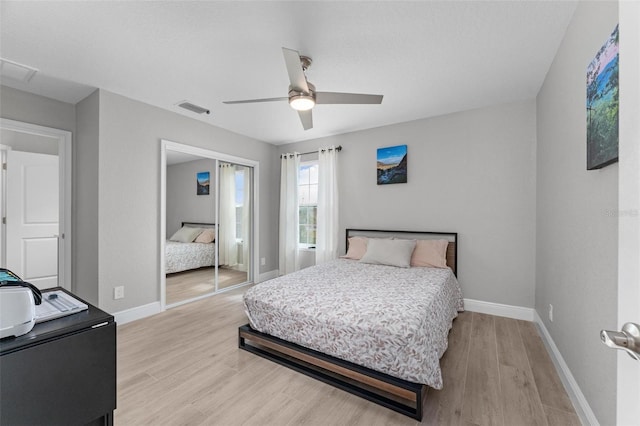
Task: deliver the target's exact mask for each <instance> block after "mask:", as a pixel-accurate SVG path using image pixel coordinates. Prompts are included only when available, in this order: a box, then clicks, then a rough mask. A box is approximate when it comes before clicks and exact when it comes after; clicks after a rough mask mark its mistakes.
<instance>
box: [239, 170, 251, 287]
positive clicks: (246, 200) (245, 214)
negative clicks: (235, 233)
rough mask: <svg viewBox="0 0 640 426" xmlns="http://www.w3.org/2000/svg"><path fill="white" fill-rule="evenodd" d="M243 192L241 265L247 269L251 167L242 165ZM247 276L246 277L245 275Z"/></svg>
mask: <svg viewBox="0 0 640 426" xmlns="http://www.w3.org/2000/svg"><path fill="white" fill-rule="evenodd" d="M242 178H243V179H244V192H243V194H242V225H241V226H242V267H241V268H240V270H241V271H245V272H246V271H247V270H248V267H249V264H250V260H251V258H250V256H251V254H250V253H249V247H250V246H251V210H253V209H252V208H251V169H250V168H249V167H243V173H242ZM247 278H248V277H247Z"/></svg>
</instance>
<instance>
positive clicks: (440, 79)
mask: <svg viewBox="0 0 640 426" xmlns="http://www.w3.org/2000/svg"><path fill="white" fill-rule="evenodd" d="M575 6H576V2H575V1H516V0H514V1H424V2H416V1H413V2H403V1H387V2H354V1H343V2H334V1H317V2H305V1H298V2H270V1H258V2H245V1H239V2H231V1H224V2H217V1H215V2H214V1H200V2H183V1H174V2H155V1H154V2H147V1H129V2H89V1H86V2H57V1H49V2H23V1H4V0H3V1H2V2H1V6H0V7H1V10H0V15H1V27H2V29H1V33H0V37H1V38H0V56H1V57H2V58H5V59H8V60H11V61H15V62H18V63H21V64H25V65H28V66H31V67H34V68H37V69H38V70H39V72H38V73H37V74H36V75H35V76H34V77H33V79H32V80H31V82H30V83H28V84H25V83H18V82H16V81H12V80H10V79H8V78H2V83H3V84H6V85H9V86H12V87H15V88H19V89H22V90H27V91H30V92H34V93H38V94H42V95H44V96H49V97H53V98H55V99H59V100H62V101H65V102H70V103H76V102H78V101H80V100H81V99H82V98H84V97H85V96H87V95H88V94H89V93H91V91H92V90H93V88H96V87H99V88H102V89H105V90H108V91H110V92H114V93H118V94H121V95H124V96H127V97H129V98H133V99H136V100H139V101H142V102H146V103H149V104H152V105H156V106H158V107H161V108H165V109H168V110H171V111H175V112H178V113H180V114H184V115H186V116H189V117H193V118H196V119H198V120H202V121H205V122H207V123H210V124H213V125H216V126H219V127H222V128H225V129H228V130H231V131H234V132H237V133H240V134H244V135H247V136H250V137H252V138H255V139H259V140H263V141H266V142H270V143H274V144H281V143H288V142H294V141H300V140H305V139H311V138H317V137H322V136H328V135H333V134H340V133H345V132H350V131H355V130H361V129H367V128H372V127H378V126H383V125H387V124H392V123H398V122H404V121H409V120H415V119H419V118H424V117H430V116H436V115H441V114H446V113H451V112H455V111H462V110H467V109H471V108H477V107H482V106H486V105H492V104H499V103H505V102H511V101H516V100H521V99H528V98H533V97H535V96H536V94H537V92H538V90H539V89H540V86H541V84H542V82H543V80H544V77H545V75H546V73H547V70H548V69H549V67H550V65H551V62H552V60H553V58H554V55H555V53H556V51H557V49H558V46H559V43H560V41H561V40H562V37H563V36H564V33H565V30H566V27H567V25H568V23H569V20H570V18H571V15H572V14H573V11H574V9H575ZM283 46H284V47H289V48H292V49H295V50H298V51H299V52H300V53H301V54H304V55H308V56H311V57H312V58H313V61H314V62H313V65H312V66H311V68H310V69H309V70H308V71H307V77H308V79H309V81H311V82H312V83H313V84H315V86H316V88H317V90H319V91H334V92H353V93H372V94H383V95H384V100H383V102H382V105H318V106H316V107H315V108H314V110H313V114H314V128H313V129H311V130H309V131H304V130H303V129H302V126H301V124H300V121H299V119H298V116H297V114H296V113H295V112H294V111H293V110H292V109H291V108H290V107H289V106H288V104H287V103H286V102H279V103H260V104H242V105H224V104H222V101H225V100H239V99H251V98H269V97H280V96H286V94H287V88H288V84H289V83H288V77H287V72H286V69H285V66H284V60H283V58H282V51H281V47H283ZM71 82H73V83H71ZM183 100H188V101H190V102H192V103H195V104H197V105H201V106H203V107H205V108H208V109H210V110H211V115H197V114H194V113H191V112H188V111H184V110H182V109H180V108H177V107H176V106H175V104H176V103H178V102H179V101H183Z"/></svg>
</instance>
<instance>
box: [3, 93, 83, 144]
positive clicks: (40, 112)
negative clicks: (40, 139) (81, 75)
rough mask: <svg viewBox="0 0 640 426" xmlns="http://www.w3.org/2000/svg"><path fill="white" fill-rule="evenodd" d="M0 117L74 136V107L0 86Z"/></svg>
mask: <svg viewBox="0 0 640 426" xmlns="http://www.w3.org/2000/svg"><path fill="white" fill-rule="evenodd" d="M0 116H1V117H2V118H8V119H10V120H16V121H22V122H25V123H31V124H37V125H39V126H46V127H53V128H54V129H60V130H67V131H69V132H72V133H73V134H74V135H75V132H76V109H75V106H74V105H71V104H68V103H65V102H60V101H56V100H54V99H49V98H45V97H44V96H39V95H34V94H32V93H27V92H23V91H21V90H16V89H13V88H11V87H7V86H0Z"/></svg>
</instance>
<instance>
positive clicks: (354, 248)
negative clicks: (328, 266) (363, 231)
mask: <svg viewBox="0 0 640 426" xmlns="http://www.w3.org/2000/svg"><path fill="white" fill-rule="evenodd" d="M368 240H369V239H368V238H367V237H351V238H349V250H347V254H345V255H344V256H341V257H342V258H343V259H353V260H360V259H362V256H364V254H365V253H366V252H367V241H368Z"/></svg>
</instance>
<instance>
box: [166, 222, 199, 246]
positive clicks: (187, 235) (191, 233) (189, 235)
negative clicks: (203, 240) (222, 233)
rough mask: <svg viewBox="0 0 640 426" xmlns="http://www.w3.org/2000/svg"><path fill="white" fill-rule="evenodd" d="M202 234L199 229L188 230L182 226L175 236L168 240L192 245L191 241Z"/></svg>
mask: <svg viewBox="0 0 640 426" xmlns="http://www.w3.org/2000/svg"><path fill="white" fill-rule="evenodd" d="M201 232H202V229H200V228H189V227H188V226H183V227H182V228H180V229H178V230H177V231H176V233H175V234H173V235H172V236H171V238H169V241H177V242H179V243H192V242H193V240H195V239H196V237H197V236H198V235H200V233H201Z"/></svg>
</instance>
